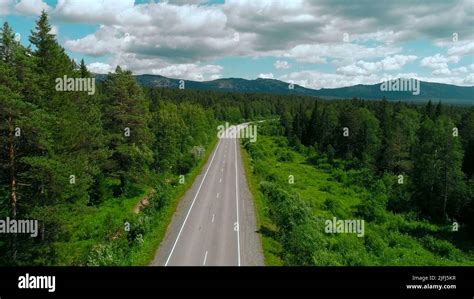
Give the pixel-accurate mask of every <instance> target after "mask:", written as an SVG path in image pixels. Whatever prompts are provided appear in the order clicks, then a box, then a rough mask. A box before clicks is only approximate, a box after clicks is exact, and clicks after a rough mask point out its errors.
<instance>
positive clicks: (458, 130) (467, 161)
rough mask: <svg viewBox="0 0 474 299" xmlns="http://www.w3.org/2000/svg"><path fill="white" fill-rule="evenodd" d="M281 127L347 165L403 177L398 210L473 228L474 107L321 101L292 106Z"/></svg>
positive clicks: (395, 201) (394, 203) (294, 138)
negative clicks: (414, 212)
mask: <svg viewBox="0 0 474 299" xmlns="http://www.w3.org/2000/svg"><path fill="white" fill-rule="evenodd" d="M280 123H281V125H282V127H283V129H284V134H285V135H286V136H287V137H288V138H289V140H290V141H291V142H292V144H293V145H298V144H302V145H304V146H306V147H308V146H309V147H313V148H314V149H315V150H316V151H318V152H320V153H324V154H326V155H327V157H329V159H333V158H342V159H344V160H346V161H348V162H350V163H349V164H348V168H352V167H358V168H361V167H364V168H368V169H370V170H371V173H373V174H374V175H378V176H382V175H383V174H388V173H392V174H395V175H397V176H399V177H398V178H397V180H399V183H400V190H399V192H398V194H397V195H396V197H394V198H392V201H391V202H390V207H391V208H392V209H393V210H396V211H407V210H410V211H416V212H417V213H419V215H420V216H422V217H426V218H428V219H430V220H432V221H435V222H438V223H446V222H448V221H450V222H453V221H458V222H462V223H463V224H467V225H470V226H471V229H472V228H473V227H472V220H471V219H472V217H471V215H472V211H473V210H472V209H473V207H474V177H473V173H474V168H473V164H472V157H473V154H474V152H473V150H474V149H473V143H474V134H473V126H474V108H462V107H443V105H442V104H441V103H438V104H437V105H436V106H434V105H432V103H431V102H428V104H427V105H426V106H415V105H409V104H402V103H396V104H393V103H388V102H387V101H377V102H372V101H362V100H357V99H354V100H351V101H336V102H320V101H316V102H314V104H307V105H306V106H305V105H304V104H303V103H302V104H299V105H293V107H288V108H287V109H286V111H285V112H283V113H282V115H281V122H280Z"/></svg>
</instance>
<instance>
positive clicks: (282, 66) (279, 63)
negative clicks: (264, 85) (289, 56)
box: [273, 60, 290, 70]
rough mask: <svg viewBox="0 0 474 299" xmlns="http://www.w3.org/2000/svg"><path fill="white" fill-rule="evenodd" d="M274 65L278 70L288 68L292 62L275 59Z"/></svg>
mask: <svg viewBox="0 0 474 299" xmlns="http://www.w3.org/2000/svg"><path fill="white" fill-rule="evenodd" d="M273 66H274V67H275V68H276V69H278V70H286V69H288V68H289V67H290V64H289V63H288V61H285V60H277V61H275V63H274V64H273Z"/></svg>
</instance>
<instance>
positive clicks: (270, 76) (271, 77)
mask: <svg viewBox="0 0 474 299" xmlns="http://www.w3.org/2000/svg"><path fill="white" fill-rule="evenodd" d="M258 77H259V78H262V79H274V76H273V73H266V74H260V75H258Z"/></svg>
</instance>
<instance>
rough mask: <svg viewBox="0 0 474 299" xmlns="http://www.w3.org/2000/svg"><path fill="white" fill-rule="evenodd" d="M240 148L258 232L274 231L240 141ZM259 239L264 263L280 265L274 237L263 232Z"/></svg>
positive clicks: (256, 180) (277, 244) (249, 161)
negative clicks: (263, 230) (264, 230)
mask: <svg viewBox="0 0 474 299" xmlns="http://www.w3.org/2000/svg"><path fill="white" fill-rule="evenodd" d="M240 150H241V151H240V152H241V154H242V160H243V164H244V171H245V176H246V177H247V182H248V185H249V189H250V193H251V194H252V197H253V202H254V206H255V212H256V213H255V214H256V218H257V228H258V230H259V232H261V231H262V229H267V230H271V231H275V230H276V227H275V225H274V224H273V223H272V221H271V219H270V217H269V215H268V208H267V207H268V203H266V199H265V197H264V196H263V194H262V193H261V192H260V191H258V184H259V181H258V179H257V177H256V176H254V175H253V172H252V165H251V158H250V156H249V154H248V152H247V150H246V149H245V148H244V147H243V146H242V144H241V143H240ZM260 240H261V241H262V247H263V256H264V263H265V265H266V266H280V265H282V262H281V260H280V258H279V257H278V255H276V253H278V252H280V251H281V246H280V244H279V243H278V242H275V240H274V239H272V238H270V237H268V236H267V235H264V234H260Z"/></svg>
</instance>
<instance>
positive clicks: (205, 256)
mask: <svg viewBox="0 0 474 299" xmlns="http://www.w3.org/2000/svg"><path fill="white" fill-rule="evenodd" d="M206 260H207V251H206V254H205V255H204V262H203V263H202V265H203V266H204V265H206Z"/></svg>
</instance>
